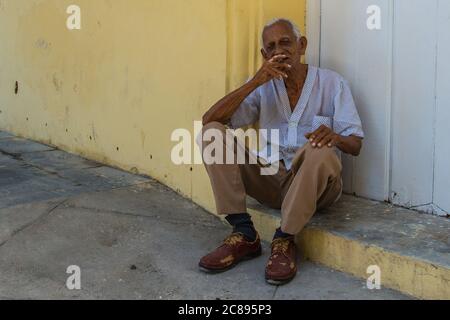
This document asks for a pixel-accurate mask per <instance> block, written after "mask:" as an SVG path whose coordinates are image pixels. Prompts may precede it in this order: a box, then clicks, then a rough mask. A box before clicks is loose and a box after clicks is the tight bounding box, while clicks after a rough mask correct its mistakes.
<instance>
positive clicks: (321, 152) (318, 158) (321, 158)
mask: <svg viewBox="0 0 450 320" xmlns="http://www.w3.org/2000/svg"><path fill="white" fill-rule="evenodd" d="M306 148H307V149H306V160H307V161H308V162H309V163H311V164H316V165H319V164H322V163H324V162H325V163H330V164H333V165H337V166H341V163H340V160H339V157H338V156H337V154H336V149H335V147H332V148H330V147H328V146H324V147H321V148H317V147H316V148H314V147H313V146H312V145H311V144H310V143H308V146H307V147H306Z"/></svg>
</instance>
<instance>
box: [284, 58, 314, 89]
mask: <svg viewBox="0 0 450 320" xmlns="http://www.w3.org/2000/svg"><path fill="white" fill-rule="evenodd" d="M307 75H308V65H307V64H303V63H300V62H299V63H297V64H295V65H293V66H292V69H291V70H289V72H288V78H287V79H285V80H284V81H285V85H286V88H288V89H291V90H294V91H299V90H300V89H301V88H303V85H304V84H305V81H306V77H307Z"/></svg>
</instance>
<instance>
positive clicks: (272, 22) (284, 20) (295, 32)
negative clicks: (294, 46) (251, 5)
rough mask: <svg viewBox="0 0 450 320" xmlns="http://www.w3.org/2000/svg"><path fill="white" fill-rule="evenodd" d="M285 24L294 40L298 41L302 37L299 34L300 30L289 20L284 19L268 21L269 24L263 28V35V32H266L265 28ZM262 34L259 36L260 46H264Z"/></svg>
mask: <svg viewBox="0 0 450 320" xmlns="http://www.w3.org/2000/svg"><path fill="white" fill-rule="evenodd" d="M280 22H282V23H287V24H288V25H289V26H290V27H291V28H292V31H293V32H294V35H295V38H296V39H297V40H300V38H301V37H302V33H301V32H300V28H299V27H298V26H297V25H296V24H295V23H294V22H292V21H291V20H289V19H286V18H275V19H272V20H270V21H269V22H267V23H266V25H265V26H264V28H263V34H264V30H266V29H267V28H269V27H271V26H273V25H275V24H277V23H280ZM263 34H261V44H262V45H264V37H263Z"/></svg>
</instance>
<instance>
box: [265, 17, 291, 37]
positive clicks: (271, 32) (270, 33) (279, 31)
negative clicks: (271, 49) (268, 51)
mask: <svg viewBox="0 0 450 320" xmlns="http://www.w3.org/2000/svg"><path fill="white" fill-rule="evenodd" d="M284 36H286V37H290V38H291V37H295V33H294V30H292V27H291V26H290V25H289V24H288V23H286V22H284V21H279V22H277V23H275V24H273V25H271V26H269V27H266V28H264V30H263V39H264V40H269V39H267V38H272V37H284Z"/></svg>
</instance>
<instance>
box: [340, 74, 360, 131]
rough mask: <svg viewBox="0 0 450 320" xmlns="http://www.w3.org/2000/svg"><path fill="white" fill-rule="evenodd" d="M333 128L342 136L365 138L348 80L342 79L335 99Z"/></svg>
mask: <svg viewBox="0 0 450 320" xmlns="http://www.w3.org/2000/svg"><path fill="white" fill-rule="evenodd" d="M333 103H334V116H333V130H334V132H336V133H337V134H339V135H342V136H351V135H354V136H357V137H360V138H364V132H363V129H362V124H361V119H360V117H359V114H358V110H357V109H356V106H355V102H354V100H353V96H352V93H351V91H350V86H349V84H348V82H347V81H346V80H343V79H342V80H340V83H339V89H338V91H337V94H336V96H335V97H334V100H333Z"/></svg>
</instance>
